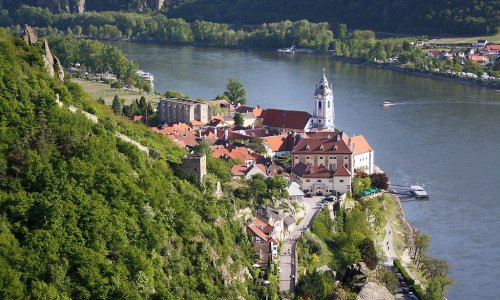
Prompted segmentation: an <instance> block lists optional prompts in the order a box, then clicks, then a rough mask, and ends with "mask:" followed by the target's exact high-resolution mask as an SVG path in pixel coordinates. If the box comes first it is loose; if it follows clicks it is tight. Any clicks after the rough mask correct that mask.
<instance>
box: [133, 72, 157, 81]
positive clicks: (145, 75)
mask: <svg viewBox="0 0 500 300" xmlns="http://www.w3.org/2000/svg"><path fill="white" fill-rule="evenodd" d="M137 75H139V77H141V78H142V79H144V80H146V81H149V82H153V81H154V80H155V78H154V76H153V74H151V73H149V72H144V71H143V70H138V71H137Z"/></svg>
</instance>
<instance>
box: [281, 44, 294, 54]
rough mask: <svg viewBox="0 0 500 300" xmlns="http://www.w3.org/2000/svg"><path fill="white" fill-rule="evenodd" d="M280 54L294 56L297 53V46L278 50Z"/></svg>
mask: <svg viewBox="0 0 500 300" xmlns="http://www.w3.org/2000/svg"><path fill="white" fill-rule="evenodd" d="M278 52H279V53H287V54H294V53H295V46H292V47H290V48H285V49H281V48H280V49H278Z"/></svg>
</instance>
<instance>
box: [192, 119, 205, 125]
mask: <svg viewBox="0 0 500 300" xmlns="http://www.w3.org/2000/svg"><path fill="white" fill-rule="evenodd" d="M203 125H206V123H203V122H200V121H198V120H192V121H191V126H203Z"/></svg>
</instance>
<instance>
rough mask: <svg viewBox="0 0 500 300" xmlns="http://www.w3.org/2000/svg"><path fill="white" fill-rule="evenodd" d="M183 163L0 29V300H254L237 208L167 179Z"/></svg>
mask: <svg viewBox="0 0 500 300" xmlns="http://www.w3.org/2000/svg"><path fill="white" fill-rule="evenodd" d="M56 93H57V94H59V95H60V98H61V100H62V101H63V102H64V103H65V107H59V106H57V104H56V102H55V99H56ZM70 103H72V104H73V105H75V106H77V107H80V108H85V109H86V110H88V111H93V112H96V114H98V115H99V116H100V117H101V120H104V121H99V122H98V123H97V124H94V123H92V122H90V121H89V120H87V119H86V118H85V117H84V116H83V115H82V114H79V113H77V114H75V113H72V112H70V111H69V110H68V109H67V105H68V104H70ZM117 128H118V129H120V131H121V132H124V133H127V134H128V135H130V136H133V137H134V138H137V139H138V140H140V141H141V142H142V143H145V144H148V145H150V146H153V147H155V148H156V149H158V151H159V152H160V153H161V156H162V158H161V159H152V158H150V157H148V156H147V155H146V154H145V153H142V152H140V151H139V150H137V149H136V148H135V146H132V145H129V144H127V143H125V142H122V141H121V140H119V139H117V138H116V137H115V136H114V130H115V129H117ZM183 154H184V152H183V150H181V149H180V148H177V147H176V146H174V145H173V144H172V143H170V142H169V141H168V139H164V138H161V137H159V136H156V135H155V136H153V135H152V134H151V133H149V132H148V131H147V129H146V128H145V127H142V125H135V124H131V123H129V122H126V121H124V120H121V119H119V118H116V117H114V116H112V113H111V112H110V110H109V109H108V108H106V107H105V106H103V105H100V104H97V102H95V101H93V100H92V99H89V97H88V96H87V95H86V94H84V93H83V92H82V90H81V88H80V87H79V86H78V85H76V84H73V83H66V84H64V85H63V84H61V83H60V82H58V81H56V80H54V79H52V78H48V76H47V75H46V73H45V70H44V67H43V61H42V51H41V48H40V47H38V46H28V45H26V44H25V43H24V41H22V40H20V39H14V38H12V37H10V36H9V35H7V34H6V33H5V31H4V30H1V29H0V270H1V272H0V299H70V298H71V299H140V298H143V299H221V298H225V299H236V298H238V297H239V296H242V297H243V298H245V299H256V298H261V297H262V295H263V294H261V293H262V291H260V290H258V288H256V287H254V286H255V285H254V284H253V283H252V280H251V279H250V278H247V277H246V276H244V275H243V270H244V268H245V266H249V265H251V264H252V263H253V262H252V260H251V258H252V256H251V255H252V248H251V243H250V242H249V241H248V240H247V238H246V235H245V233H244V230H243V224H242V221H239V220H237V219H236V218H235V216H234V214H235V209H236V207H238V205H240V206H243V204H241V203H240V202H239V201H238V200H237V199H231V198H229V197H226V198H222V199H220V200H216V199H215V198H214V196H213V195H212V194H213V193H212V190H211V186H210V184H208V183H204V184H202V186H201V187H198V186H196V185H193V184H191V183H190V182H188V181H186V180H184V179H181V178H179V177H177V176H176V171H175V170H176V169H178V168H177V164H176V162H178V161H179V159H180V157H181V156H182V155H183ZM221 174H222V173H221ZM215 176H216V175H215V174H212V175H211V176H210V177H211V178H212V179H215V178H216V177H215Z"/></svg>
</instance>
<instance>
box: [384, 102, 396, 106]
mask: <svg viewBox="0 0 500 300" xmlns="http://www.w3.org/2000/svg"><path fill="white" fill-rule="evenodd" d="M393 105H394V103H392V102H391V101H384V102H383V103H382V106H383V107H388V106H393Z"/></svg>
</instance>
